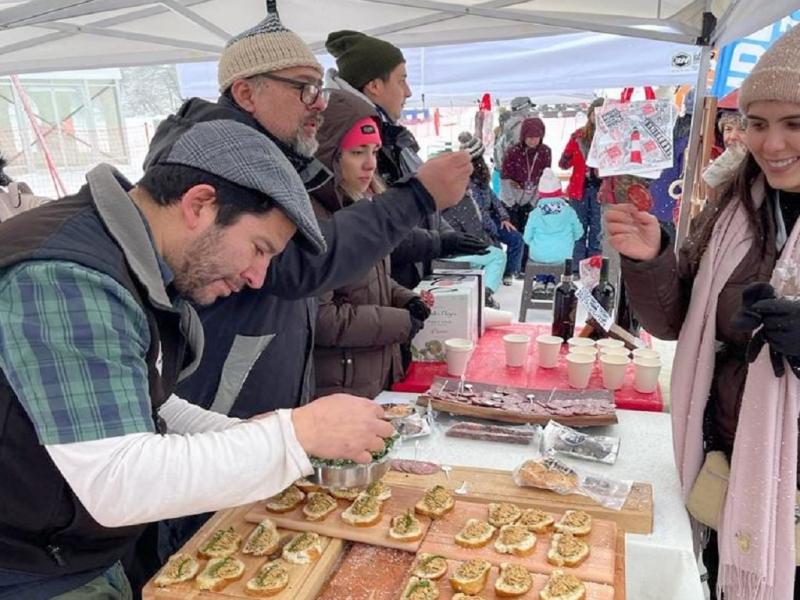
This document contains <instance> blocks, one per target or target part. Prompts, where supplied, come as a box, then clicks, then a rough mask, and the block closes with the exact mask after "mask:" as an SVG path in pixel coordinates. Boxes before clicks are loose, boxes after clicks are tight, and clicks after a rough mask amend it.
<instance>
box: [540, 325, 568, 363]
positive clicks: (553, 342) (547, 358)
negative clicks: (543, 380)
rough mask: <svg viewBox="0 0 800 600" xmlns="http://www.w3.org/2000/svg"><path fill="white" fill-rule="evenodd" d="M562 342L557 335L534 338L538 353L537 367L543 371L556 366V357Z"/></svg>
mask: <svg viewBox="0 0 800 600" xmlns="http://www.w3.org/2000/svg"><path fill="white" fill-rule="evenodd" d="M563 343H564V340H563V339H562V338H560V337H558V336H557V335H544V334H543V335H540V336H539V337H537V338H536V349H537V351H538V352H539V366H540V367H542V368H543V369H554V368H556V367H557V366H558V356H559V354H560V353H561V345H562V344H563Z"/></svg>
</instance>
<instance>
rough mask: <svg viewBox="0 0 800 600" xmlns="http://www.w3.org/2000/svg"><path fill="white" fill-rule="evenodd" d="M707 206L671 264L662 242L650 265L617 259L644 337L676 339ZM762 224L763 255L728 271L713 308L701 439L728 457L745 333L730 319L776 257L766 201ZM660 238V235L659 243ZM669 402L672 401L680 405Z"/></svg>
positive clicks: (770, 203)
mask: <svg viewBox="0 0 800 600" xmlns="http://www.w3.org/2000/svg"><path fill="white" fill-rule="evenodd" d="M713 210H714V208H713V207H707V209H706V210H705V211H703V213H702V214H701V215H700V216H698V217H697V219H698V221H697V222H696V223H695V224H694V225H695V227H694V230H693V233H692V235H690V236H689V238H688V239H687V240H686V242H685V243H684V244H683V247H682V248H681V250H680V252H679V256H678V257H677V259H676V256H675V253H674V252H673V251H672V248H671V247H670V246H669V244H668V243H667V241H666V240H665V239H663V238H662V246H661V253H660V254H659V255H658V256H657V257H656V258H654V259H653V260H650V261H643V262H637V261H632V260H629V259H626V258H623V259H622V275H623V278H624V280H625V284H626V286H627V287H628V290H629V292H630V299H631V305H632V306H633V311H634V313H635V314H636V316H637V317H638V318H639V320H640V321H641V323H642V325H643V326H644V328H645V329H647V331H648V332H650V333H652V334H653V335H654V336H656V337H657V338H661V339H665V340H675V339H678V334H679V333H680V330H681V326H682V325H683V320H684V318H685V317H686V311H687V309H688V306H689V299H690V295H691V291H692V284H693V282H694V277H695V275H696V273H697V265H691V264H690V261H689V248H691V246H692V245H693V244H694V243H696V241H697V239H698V235H699V233H700V231H701V230H702V228H703V224H704V223H705V222H706V221H707V220H708V219H709V218H710V217H711V215H712V211H713ZM759 213H760V214H759V217H761V218H762V219H763V220H762V222H763V223H765V225H766V226H765V232H766V244H765V248H766V250H765V251H764V252H763V253H762V252H761V251H760V250H752V251H751V252H750V253H749V254H748V255H747V256H746V257H745V258H744V260H742V262H741V264H740V265H739V266H738V268H737V269H736V270H735V271H734V273H733V275H732V276H731V278H730V279H729V280H728V283H727V284H726V285H725V287H724V288H723V290H722V292H721V293H720V296H719V302H718V305H717V356H716V363H715V367H714V377H713V380H712V384H711V395H710V398H709V408H708V409H707V412H706V414H707V416H708V417H709V419H710V421H709V425H710V427H706V429H707V432H711V433H712V435H711V436H710V438H709V435H708V434H707V435H706V438H707V441H708V442H710V448H709V449H718V450H723V451H724V452H726V454H727V455H728V457H729V458H730V453H731V451H732V448H733V440H734V437H735V435H736V424H737V422H738V420H739V409H740V406H741V402H742V393H743V391H744V383H745V378H746V377H747V367H748V364H747V361H746V359H745V349H746V347H747V342H748V341H749V339H750V334H748V333H741V332H737V331H733V329H732V328H731V325H730V323H731V318H732V317H733V315H734V314H735V313H736V312H737V311H738V309H739V307H740V306H741V304H742V291H743V290H744V288H745V287H747V286H748V285H749V284H751V283H754V282H759V281H762V282H768V281H769V280H770V277H771V275H772V271H773V269H774V268H775V262H776V261H777V258H778V252H777V250H776V248H775V235H776V231H775V230H776V226H775V216H774V204H773V200H772V199H766V200H765V201H764V202H763V203H762V204H761V208H760V209H759ZM665 237H666V236H664V238H665ZM680 401H681V399H680V398H674V399H673V402H680Z"/></svg>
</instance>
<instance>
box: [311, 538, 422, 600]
mask: <svg viewBox="0 0 800 600" xmlns="http://www.w3.org/2000/svg"><path fill="white" fill-rule="evenodd" d="M414 560H415V556H414V555H413V554H411V553H410V552H403V551H402V550H395V549H394V548H382V547H380V546H370V545H367V544H352V545H351V546H350V548H348V549H347V550H346V552H345V554H344V556H342V560H341V563H340V564H339V568H338V569H336V572H335V573H334V574H333V575H332V576H331V578H330V580H329V581H328V583H327V585H326V586H325V588H324V589H323V590H322V592H321V593H320V595H319V597H318V598H317V600H343V599H345V598H346V599H347V600H397V597H398V596H399V594H400V592H399V590H401V589H402V586H403V585H404V582H405V580H406V578H407V577H408V570H409V569H410V568H411V565H412V563H413V562H414ZM376 565H380V567H379V568H375V566H376Z"/></svg>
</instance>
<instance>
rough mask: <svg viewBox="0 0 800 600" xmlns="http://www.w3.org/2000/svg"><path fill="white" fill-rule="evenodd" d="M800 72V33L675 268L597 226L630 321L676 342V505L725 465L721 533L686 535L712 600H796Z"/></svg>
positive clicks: (627, 211)
mask: <svg viewBox="0 0 800 600" xmlns="http://www.w3.org/2000/svg"><path fill="white" fill-rule="evenodd" d="M799 65H800V28H799V27H795V28H794V29H791V30H790V31H788V32H787V33H785V34H784V35H783V37H782V38H780V39H779V40H778V41H777V42H776V43H775V44H774V45H773V46H772V47H771V48H770V49H769V50H767V51H766V52H765V53H764V54H763V55H762V56H761V58H760V60H759V61H758V63H757V64H756V66H755V67H754V68H753V70H752V72H751V73H750V75H749V76H748V77H747V79H745V81H744V83H743V84H742V87H741V91H740V94H739V105H740V108H741V110H742V112H743V114H745V115H746V118H747V125H746V130H745V134H744V142H745V145H746V147H747V150H748V151H747V153H746V155H745V158H744V161H743V162H742V163H741V165H740V166H739V168H738V170H737V171H736V173H735V176H734V177H733V179H732V180H731V181H730V183H729V184H728V185H727V186H725V187H724V188H723V191H722V193H721V195H720V198H719V201H718V202H717V203H715V204H709V205H708V206H707V207H706V208H705V209H704V211H703V212H702V213H701V214H700V215H699V216H698V217H696V220H697V223H696V226H695V228H694V230H693V231H692V234H691V236H690V237H689V238H688V239H687V240H686V242H685V243H684V245H683V246H682V249H681V251H680V255H679V256H678V257H676V255H675V253H674V252H673V251H672V248H671V247H670V244H669V240H668V239H667V237H666V235H664V233H663V231H662V230H661V229H660V227H659V226H658V222H657V221H656V219H655V217H653V216H652V215H649V214H647V213H645V212H639V211H637V210H636V207H635V206H633V205H631V204H623V205H618V206H612V207H609V209H608V210H607V211H606V215H605V218H606V227H607V232H608V235H609V239H610V243H611V244H612V245H613V246H614V247H615V248H616V249H617V250H619V252H620V254H621V255H623V257H624V258H623V260H622V274H623V277H624V279H625V283H626V284H627V286H628V290H629V291H630V295H631V303H632V305H633V309H634V311H635V313H636V315H637V316H638V317H639V319H640V320H641V322H642V325H643V326H644V327H645V328H647V330H648V331H649V332H650V333H652V334H653V335H654V336H656V337H659V338H661V339H666V340H669V339H676V338H677V339H678V347H677V349H676V351H675V363H674V365H673V369H672V372H673V378H672V384H671V385H672V393H671V396H672V398H673V401H672V425H673V440H674V445H675V459H676V463H677V466H678V471H679V474H680V480H681V486H682V489H683V495H684V499H687V498H689V496H690V494H691V492H692V490H693V488H694V486H696V485H698V483H697V482H698V479H697V477H698V474H699V473H700V472H701V467H702V465H703V462H704V460H705V458H704V456H705V454H706V453H710V452H711V451H718V452H720V453H722V454H723V455H724V457H725V458H726V459H727V461H728V463H729V464H730V477H729V480H728V486H727V495H726V497H725V498H723V497H721V496H720V497H719V498H718V502H716V503H714V505H713V507H709V512H713V513H717V512H718V514H719V519H718V523H716V524H714V526H715V527H716V530H706V532H707V533H709V535H708V536H704V535H701V534H702V531H701V530H700V527H701V524H700V523H699V522H695V523H694V525H695V527H696V528H697V529H696V533H698V538H697V539H706V540H707V544H706V545H705V548H704V551H703V562H704V563H705V565H706V567H707V569H708V574H709V586H710V588H711V593H712V598H717V597H720V598H722V599H723V600H765V599H767V598H775V599H776V600H777V599H778V598H787V599H788V598H798V597H800V586H798V583H799V582H800V581H799V580H798V577H797V570H796V567H795V565H796V560H797V554H796V552H797V550H798V549H797V548H796V547H795V540H796V539H797V529H796V527H797V525H796V516H795V515H796V514H797V513H796V510H797V509H796V506H797V483H798V481H797V476H798V411H799V408H798V391H797V390H798V377H800V301H798V300H797V298H798V296H800V279H799V278H798V274H797V264H798V263H799V262H800V225H798V217H800V160H798V157H799V156H800V66H799ZM701 491H702V490H699V491H698V494H700V495H701V496H703V494H702V493H701ZM706 491H707V492H708V491H709V490H708V489H707V490H706ZM709 495H710V496H711V498H713V497H714V494H713V493H712V494H709ZM709 495H706V496H705V497H706V498H707V497H708V496H709Z"/></svg>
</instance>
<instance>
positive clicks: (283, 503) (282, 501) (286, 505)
mask: <svg viewBox="0 0 800 600" xmlns="http://www.w3.org/2000/svg"><path fill="white" fill-rule="evenodd" d="M305 497H306V495H305V494H304V493H303V492H302V491H300V488H298V487H296V486H294V485H290V486H289V487H288V488H286V489H285V490H283V491H282V492H281V493H280V494H278V495H277V496H273V497H272V498H270V499H269V500H267V510H268V511H270V512H274V513H287V512H289V511H291V510H294V509H295V508H297V507H298V506H300V503H301V502H302V501H303V500H304V499H305Z"/></svg>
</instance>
